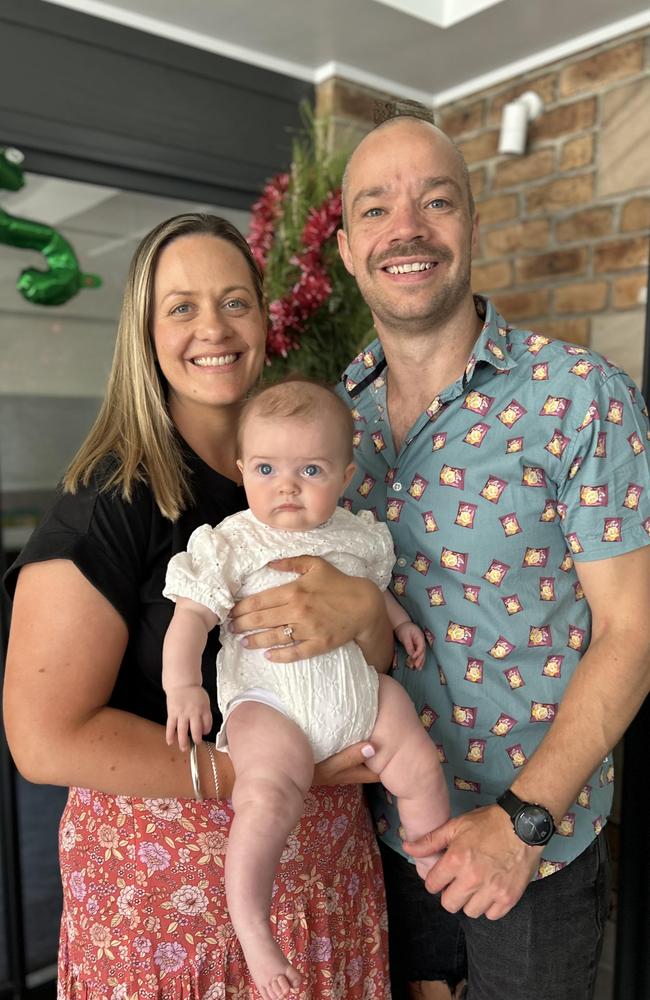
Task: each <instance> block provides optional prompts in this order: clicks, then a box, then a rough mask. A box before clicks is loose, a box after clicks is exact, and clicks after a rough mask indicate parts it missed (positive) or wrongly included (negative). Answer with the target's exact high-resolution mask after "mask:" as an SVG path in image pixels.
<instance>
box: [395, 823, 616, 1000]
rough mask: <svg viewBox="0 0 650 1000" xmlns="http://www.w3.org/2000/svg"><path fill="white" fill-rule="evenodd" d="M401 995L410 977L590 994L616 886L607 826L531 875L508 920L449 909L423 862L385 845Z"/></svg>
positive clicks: (489, 994)
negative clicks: (565, 858) (433, 890)
mask: <svg viewBox="0 0 650 1000" xmlns="http://www.w3.org/2000/svg"><path fill="white" fill-rule="evenodd" d="M381 848H382V858H383V862H384V875H385V879H386V894H387V897H388V920H389V933H390V963H391V980H392V990H393V1000H406V998H407V996H408V994H407V992H406V984H407V983H408V982H417V981H419V980H434V981H435V980H437V981H440V980H442V981H444V982H447V983H448V984H449V985H450V987H452V989H453V987H454V986H455V985H456V984H457V983H458V982H460V981H461V980H462V979H465V978H466V979H467V981H468V985H467V992H466V993H465V998H466V1000H504V998H506V1000H530V998H531V997H536V998H538V1000H568V998H571V1000H591V998H592V996H593V990H594V984H595V981H596V973H597V969H598V961H599V958H600V952H601V947H602V936H603V930H604V926H605V922H606V920H607V907H608V898H609V886H610V870H609V852H608V849H607V841H606V839H605V834H604V832H603V833H601V834H600V835H599V836H598V837H597V838H596V840H595V841H594V842H593V843H592V844H591V845H590V846H589V847H588V848H587V849H586V850H585V851H584V852H583V853H582V854H581V855H580V856H579V857H578V858H576V859H575V861H572V862H571V864H570V865H567V867H566V868H563V869H562V870H561V871H559V872H557V873H556V874H555V875H550V876H548V877H547V878H544V879H540V880H539V881H537V882H532V883H531V884H530V885H529V886H528V888H527V889H526V892H525V893H524V895H523V896H522V898H521V899H520V900H519V902H518V903H517V905H516V906H514V907H513V908H512V910H510V912H509V913H507V914H506V915H505V917H502V918H501V919H500V920H487V919H486V918H485V917H478V918H477V919H472V918H470V917H467V916H465V914H464V913H462V912H461V913H456V914H452V913H448V912H447V911H446V910H444V909H443V908H442V906H441V905H440V897H439V896H432V895H431V894H430V893H428V892H427V891H426V889H425V888H424V884H423V882H422V880H421V879H420V878H419V876H418V875H417V873H416V871H415V866H414V865H412V864H410V862H408V861H406V860H405V859H404V858H403V857H402V856H401V855H400V854H398V853H397V852H396V851H393V850H391V849H390V848H387V847H385V846H384V845H383V844H382V845H381Z"/></svg>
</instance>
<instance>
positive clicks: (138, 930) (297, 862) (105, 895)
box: [58, 786, 390, 1000]
mask: <svg viewBox="0 0 650 1000" xmlns="http://www.w3.org/2000/svg"><path fill="white" fill-rule="evenodd" d="M231 818H232V812H231V810H230V808H229V804H227V803H225V802H224V803H221V802H219V803H217V802H209V801H208V802H204V803H197V802H194V801H192V800H188V799H133V798H125V797H122V796H112V795H104V794H102V793H99V792H91V791H88V790H85V789H78V788H77V789H72V790H71V791H70V795H69V797H68V803H67V805H66V808H65V810H64V813H63V816H62V819H61V827H60V843H59V849H60V861H61V872H62V879H63V918H62V922H61V941H60V950H59V992H58V996H59V1000H153V998H156V1000H157V998H160V1000H186V998H187V1000H257V998H258V997H259V993H258V991H257V990H256V989H255V987H254V986H253V984H252V980H251V978H250V976H249V974H248V970H247V967H246V963H245V962H244V959H243V956H242V953H241V950H240V947H239V943H238V941H237V938H236V936H235V933H234V931H233V928H232V926H231V924H230V920H229V917H228V912H227V907H226V898H225V889H224V883H223V870H224V857H225V851H226V844H227V838H228V828H229V824H230V821H231ZM271 921H272V925H273V928H274V933H275V935H276V938H277V940H278V942H279V944H280V946H281V947H282V949H283V950H284V952H285V954H286V955H287V958H288V959H289V960H290V961H291V963H292V964H293V965H294V966H296V967H297V968H298V969H299V970H300V971H301V972H302V974H303V976H304V983H303V987H302V988H301V990H300V991H299V993H292V994H291V997H292V998H293V997H296V1000H298V997H299V998H300V1000H326V998H327V1000H342V998H346V1000H371V998H372V1000H390V987H389V981H388V970H387V964H388V960H387V955H388V948H387V929H386V910H385V901H384V889H383V880H382V871H381V863H380V860H379V856H378V852H377V848H376V844H375V838H374V835H373V832H372V828H371V824H370V819H369V816H368V812H367V809H366V806H365V803H364V800H363V796H362V794H361V790H360V788H359V787H358V786H348V787H345V788H316V789H313V790H312V792H311V793H310V794H309V795H308V797H307V801H306V803H305V814H304V816H303V819H302V820H301V822H300V823H299V825H298V826H297V827H296V828H295V830H294V831H293V832H292V833H291V835H290V836H289V839H288V841H287V845H286V848H285V851H284V854H283V855H282V859H281V862H280V865H279V868H278V872H277V875H276V880H275V885H274V890H273V902H272V910H271Z"/></svg>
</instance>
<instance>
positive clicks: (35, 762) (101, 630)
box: [3, 559, 376, 798]
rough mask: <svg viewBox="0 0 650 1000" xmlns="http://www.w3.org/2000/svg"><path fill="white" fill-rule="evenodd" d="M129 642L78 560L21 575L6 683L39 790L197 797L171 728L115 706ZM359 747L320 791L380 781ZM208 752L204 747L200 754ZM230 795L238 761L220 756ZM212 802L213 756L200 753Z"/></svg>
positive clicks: (13, 733)
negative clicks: (168, 732) (169, 735)
mask: <svg viewBox="0 0 650 1000" xmlns="http://www.w3.org/2000/svg"><path fill="white" fill-rule="evenodd" d="M127 640H128V634H127V629H126V626H125V624H124V621H123V619H122V618H121V617H120V615H119V614H118V613H117V611H116V610H115V609H114V608H113V606H112V605H111V604H110V603H109V602H108V601H107V600H106V598H104V597H103V596H102V595H101V594H100V593H99V591H98V590H96V589H95V587H93V586H92V584H90V583H89V582H88V580H87V579H86V578H85V577H84V576H83V574H82V573H81V572H80V571H79V570H78V569H77V567H76V566H75V565H74V564H73V563H72V562H70V561H68V560H64V559H59V560H51V561H49V562H42V563H32V564H30V565H28V566H25V567H23V569H21V571H20V575H19V577H18V583H17V586H16V594H15V599H14V607H13V615H12V621H11V631H10V634H9V649H8V652H7V662H6V667H5V682H4V703H3V713H4V725H5V731H6V734H7V740H8V742H9V747H10V749H11V752H12V755H13V758H14V760H15V763H16V767H17V768H18V770H19V771H20V772H21V774H23V776H24V777H25V778H27V780H28V781H32V782H35V783H37V784H50V785H62V786H66V787H69V786H78V787H82V788H93V789H97V790H98V791H103V792H107V793H109V794H112V795H132V796H135V797H138V798H167V797H171V798H177V797H178V798H193V796H194V792H193V788H192V780H191V776H190V766H189V757H188V754H187V753H183V752H182V751H180V750H178V748H177V747H169V746H167V744H166V742H165V729H164V727H163V726H159V725H157V724H156V723H154V722H150V721H149V720H147V719H142V718H140V717H139V716H137V715H132V714H131V713H129V712H123V711H119V710H116V709H113V708H109V707H107V702H108V699H109V698H110V695H111V692H112V690H113V687H114V684H115V679H116V677H117V674H118V671H119V667H120V663H121V662H122V657H123V656H124V651H125V649H126V644H127ZM366 745H367V744H356V745H355V746H354V747H348V748H347V750H344V751H342V752H341V753H340V754H336V755H335V757H333V758H331V759H330V760H329V761H325V762H323V764H321V765H319V766H318V769H317V774H316V777H315V781H316V783H318V784H356V783H358V782H361V781H364V780H366V781H374V780H376V779H375V777H374V775H372V773H371V772H370V771H369V770H368V769H367V768H365V767H363V761H364V759H365V758H364V754H363V752H362V750H363V747H364V746H366ZM199 750H200V748H199ZM216 761H217V767H218V774H219V785H220V794H221V797H222V798H229V797H230V795H231V793H232V788H233V782H234V771H233V768H232V764H231V762H230V757H229V756H228V755H227V754H224V753H218V754H217V755H216ZM198 764H199V777H200V782H201V788H202V790H203V793H204V795H205V796H206V798H210V797H212V796H213V795H214V791H215V789H214V779H213V775H212V768H211V765H210V760H209V758H208V754H207V752H206V751H205V750H203V751H200V752H199V753H198Z"/></svg>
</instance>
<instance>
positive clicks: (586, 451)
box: [558, 370, 650, 561]
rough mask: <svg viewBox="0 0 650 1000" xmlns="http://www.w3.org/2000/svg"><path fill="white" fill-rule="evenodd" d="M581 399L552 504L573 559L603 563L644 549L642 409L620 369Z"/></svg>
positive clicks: (648, 487)
mask: <svg viewBox="0 0 650 1000" xmlns="http://www.w3.org/2000/svg"><path fill="white" fill-rule="evenodd" d="M581 398H582V403H581V404H580V408H579V409H578V408H577V407H576V408H575V409H576V412H575V413H574V414H573V421H572V424H573V426H572V427H571V428H570V430H569V429H567V435H568V434H569V433H570V434H571V436H572V443H571V448H570V449H567V451H568V452H569V454H568V456H567V461H566V475H565V478H564V479H563V481H562V482H561V483H560V484H559V486H558V507H559V510H560V514H561V516H562V517H563V520H562V525H563V529H564V534H565V537H566V540H567V545H568V548H569V551H570V552H571V555H572V556H573V557H574V558H575V559H576V561H580V560H595V559H607V558H609V557H611V556H616V555H622V554H624V553H626V552H631V551H633V550H634V549H638V548H641V547H643V546H645V545H648V544H650V464H649V460H648V440H649V439H648V415H647V414H648V411H647V407H646V406H645V403H644V400H643V398H642V396H641V393H640V392H639V390H638V389H637V387H636V386H635V385H634V383H633V382H632V381H631V379H629V378H628V376H627V375H625V374H624V373H623V372H621V371H619V370H614V371H613V372H612V373H611V374H608V375H607V377H606V378H604V379H602V380H601V381H600V384H599V386H598V387H597V388H596V389H595V395H594V398H592V399H591V401H589V400H588V398H587V400H586V402H585V397H581Z"/></svg>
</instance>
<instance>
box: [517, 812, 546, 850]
mask: <svg viewBox="0 0 650 1000" xmlns="http://www.w3.org/2000/svg"><path fill="white" fill-rule="evenodd" d="M514 825H515V831H516V833H517V836H518V837H521V839H522V840H523V841H524V842H525V843H526V844H530V845H531V847H541V846H542V845H543V844H547V843H548V842H549V840H550V839H551V837H552V836H553V819H552V817H551V816H550V815H549V813H548V812H547V811H546V809H542V807H541V806H535V805H525V806H523V808H522V809H521V810H520V811H519V813H518V814H517V816H516V817H515V818H514Z"/></svg>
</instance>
